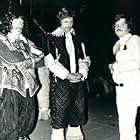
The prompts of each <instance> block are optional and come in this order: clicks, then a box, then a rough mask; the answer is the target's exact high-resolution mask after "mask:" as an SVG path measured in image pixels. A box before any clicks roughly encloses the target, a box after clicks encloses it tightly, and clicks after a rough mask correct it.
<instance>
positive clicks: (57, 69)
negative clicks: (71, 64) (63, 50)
mask: <svg viewBox="0 0 140 140" xmlns="http://www.w3.org/2000/svg"><path fill="white" fill-rule="evenodd" d="M44 63H45V65H46V66H47V67H48V68H49V70H50V71H51V72H52V73H54V75H55V76H57V77H59V78H60V79H62V80H64V79H66V77H67V75H68V74H69V71H68V70H67V69H66V68H65V67H64V66H63V65H62V64H61V63H59V61H57V60H55V59H54V57H53V56H52V54H51V53H49V54H48V55H47V56H45V59H44Z"/></svg>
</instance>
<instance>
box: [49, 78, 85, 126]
mask: <svg viewBox="0 0 140 140" xmlns="http://www.w3.org/2000/svg"><path fill="white" fill-rule="evenodd" d="M51 86H54V87H51V90H50V108H51V117H52V121H51V125H52V127H53V128H65V127H67V126H68V125H71V126H78V125H82V124H84V123H86V121H87V104H86V98H85V92H84V89H83V82H79V83H70V82H69V81H67V80H63V81H62V80H57V82H55V84H51Z"/></svg>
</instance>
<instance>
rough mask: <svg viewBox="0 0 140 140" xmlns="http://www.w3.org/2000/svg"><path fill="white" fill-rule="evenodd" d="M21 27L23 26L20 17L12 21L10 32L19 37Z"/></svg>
mask: <svg viewBox="0 0 140 140" xmlns="http://www.w3.org/2000/svg"><path fill="white" fill-rule="evenodd" d="M23 26H24V21H23V19H22V18H21V17H19V18H15V19H14V20H13V21H12V27H13V28H12V30H11V32H12V33H14V34H16V35H19V34H22V29H23Z"/></svg>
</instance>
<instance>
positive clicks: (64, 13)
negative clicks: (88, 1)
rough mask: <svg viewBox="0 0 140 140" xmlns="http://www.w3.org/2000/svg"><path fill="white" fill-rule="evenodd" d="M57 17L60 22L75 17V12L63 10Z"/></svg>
mask: <svg viewBox="0 0 140 140" xmlns="http://www.w3.org/2000/svg"><path fill="white" fill-rule="evenodd" d="M56 17H57V18H58V19H59V20H62V19H64V18H67V17H75V11H74V10H72V9H68V8H61V10H60V11H59V12H58V14H57V16H56Z"/></svg>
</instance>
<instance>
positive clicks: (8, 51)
mask: <svg viewBox="0 0 140 140" xmlns="http://www.w3.org/2000/svg"><path fill="white" fill-rule="evenodd" d="M14 14H16V15H14ZM17 14H18V15H17ZM22 15H23V14H22V13H21V12H19V11H16V13H12V12H10V11H9V12H8V14H5V16H4V17H3V18H2V19H1V24H0V31H1V34H0V140H29V137H28V136H29V134H30V133H31V131H32V130H33V128H34V125H35V120H36V118H35V108H36V102H35V96H34V95H35V93H36V91H37V89H38V85H37V82H36V78H35V75H34V67H35V63H36V62H37V61H39V60H40V59H41V51H39V50H36V52H38V53H37V54H38V55H40V57H39V56H37V55H35V54H33V53H32V50H34V49H35V45H34V43H33V42H31V41H30V40H28V39H27V38H26V37H25V36H24V31H26V30H27V28H25V26H24V25H25V19H24V18H23V16H22Z"/></svg>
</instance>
